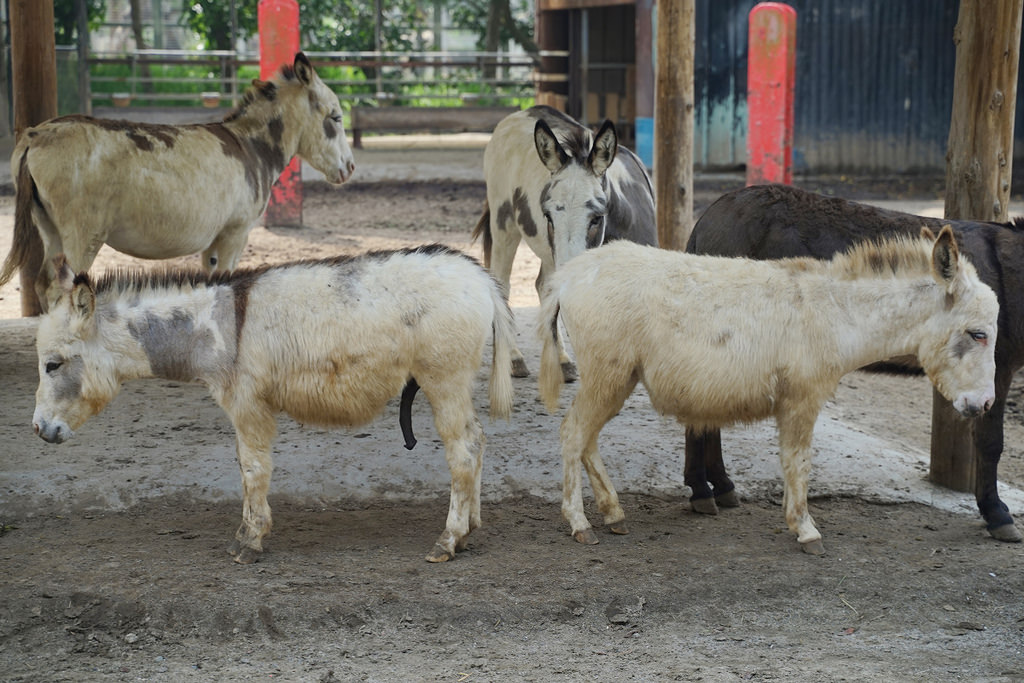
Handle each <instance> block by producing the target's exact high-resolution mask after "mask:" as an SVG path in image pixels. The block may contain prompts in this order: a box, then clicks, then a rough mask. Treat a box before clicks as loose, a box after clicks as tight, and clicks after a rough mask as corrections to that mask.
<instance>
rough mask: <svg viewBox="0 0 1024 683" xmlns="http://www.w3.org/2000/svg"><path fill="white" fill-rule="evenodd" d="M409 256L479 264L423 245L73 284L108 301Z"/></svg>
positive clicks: (127, 273) (120, 273) (131, 271)
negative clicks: (446, 257)
mask: <svg viewBox="0 0 1024 683" xmlns="http://www.w3.org/2000/svg"><path fill="white" fill-rule="evenodd" d="M409 254H424V255H427V256H431V255H434V254H454V255H458V256H461V257H463V258H465V259H466V260H468V261H471V262H473V263H477V264H478V265H479V262H478V261H477V260H476V259H474V258H473V257H472V256H469V255H468V254H464V253H462V252H461V251H459V250H458V249H453V248H451V247H449V246H447V245H444V244H424V245H420V246H417V247H404V248H401V249H381V250H377V251H369V252H366V253H364V254H357V255H351V254H338V255H336V256H329V257H326V258H310V259H302V260H297V261H290V262H288V263H276V264H269V263H267V264H263V265H259V266H254V267H250V268H239V269H237V270H234V271H232V272H230V273H229V272H225V271H219V272H216V273H209V272H206V271H203V270H199V269H196V268H172V267H170V266H165V267H160V268H152V269H148V270H146V269H143V268H115V269H113V270H108V271H106V272H104V273H103V274H102V275H100V276H98V277H97V278H96V279H95V280H92V279H91V278H90V277H89V276H88V275H87V274H85V273H81V274H79V275H77V276H76V277H75V282H76V283H81V282H91V283H92V285H93V288H94V289H95V291H96V293H97V294H98V295H99V294H106V295H108V298H109V297H110V296H119V295H123V294H137V293H142V292H148V291H162V290H188V289H201V288H203V287H217V286H220V285H227V286H229V287H235V286H241V287H243V288H247V287H248V286H250V285H251V284H252V282H253V281H254V280H256V279H257V278H259V277H260V276H262V275H263V274H265V273H267V272H270V271H274V270H282V269H284V268H294V267H299V268H302V267H311V266H338V265H342V264H346V263H351V262H353V261H367V260H378V261H384V260H386V259H388V258H390V257H392V256H395V255H409Z"/></svg>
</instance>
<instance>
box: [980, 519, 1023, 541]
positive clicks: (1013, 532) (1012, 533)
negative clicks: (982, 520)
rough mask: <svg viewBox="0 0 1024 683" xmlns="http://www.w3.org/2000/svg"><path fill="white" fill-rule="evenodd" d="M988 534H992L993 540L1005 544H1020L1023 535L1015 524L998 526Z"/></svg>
mask: <svg viewBox="0 0 1024 683" xmlns="http://www.w3.org/2000/svg"><path fill="white" fill-rule="evenodd" d="M988 532H989V533H990V534H992V538H994V539H996V540H997V541H1003V542H1004V543H1020V542H1021V535H1020V531H1018V530H1017V527H1016V526H1014V524H1013V522H1010V523H1009V524H1004V525H1002V526H997V527H996V528H995V529H989V530H988Z"/></svg>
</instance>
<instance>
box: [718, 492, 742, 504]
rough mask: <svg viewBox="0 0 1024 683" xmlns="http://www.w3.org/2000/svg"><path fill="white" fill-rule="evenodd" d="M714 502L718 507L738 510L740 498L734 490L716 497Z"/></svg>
mask: <svg viewBox="0 0 1024 683" xmlns="http://www.w3.org/2000/svg"><path fill="white" fill-rule="evenodd" d="M715 502H716V503H718V507H723V508H738V507H739V506H740V497H739V496H737V495H736V489H733V490H732V491H726V492H725V493H720V494H718V495H716V496H715Z"/></svg>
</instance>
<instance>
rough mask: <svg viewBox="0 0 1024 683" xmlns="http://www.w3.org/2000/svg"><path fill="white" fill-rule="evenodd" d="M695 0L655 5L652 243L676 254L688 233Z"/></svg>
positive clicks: (665, 0)
mask: <svg viewBox="0 0 1024 683" xmlns="http://www.w3.org/2000/svg"><path fill="white" fill-rule="evenodd" d="M695 4H696V1H695V0H660V2H658V31H657V34H658V37H657V46H658V68H657V72H656V76H655V108H654V180H655V183H654V184H655V196H656V197H657V198H658V206H657V211H658V243H659V244H660V245H661V246H662V247H663V248H665V249H676V250H679V251H682V250H683V249H685V248H686V241H687V240H688V239H689V237H690V231H691V230H692V229H693V105H694V99H693V51H694V38H695V35H696V27H695V21H694V15H695V7H694V6H695Z"/></svg>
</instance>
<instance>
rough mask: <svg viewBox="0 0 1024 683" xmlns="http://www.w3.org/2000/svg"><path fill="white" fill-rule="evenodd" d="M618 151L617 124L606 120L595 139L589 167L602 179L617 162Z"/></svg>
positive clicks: (588, 161) (588, 163)
mask: <svg viewBox="0 0 1024 683" xmlns="http://www.w3.org/2000/svg"><path fill="white" fill-rule="evenodd" d="M618 151H619V137H618V135H616V133H615V124H614V123H612V122H611V121H610V120H609V119H605V120H604V123H603V124H602V125H601V130H599V131H597V137H595V138H594V147H593V148H592V149H591V150H590V157H589V158H588V159H587V165H589V166H590V168H591V170H592V171H593V172H594V175H596V176H597V177H601V176H603V175H604V172H605V171H607V170H608V167H609V166H611V165H612V162H613V161H615V155H616V154H617V153H618Z"/></svg>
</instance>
